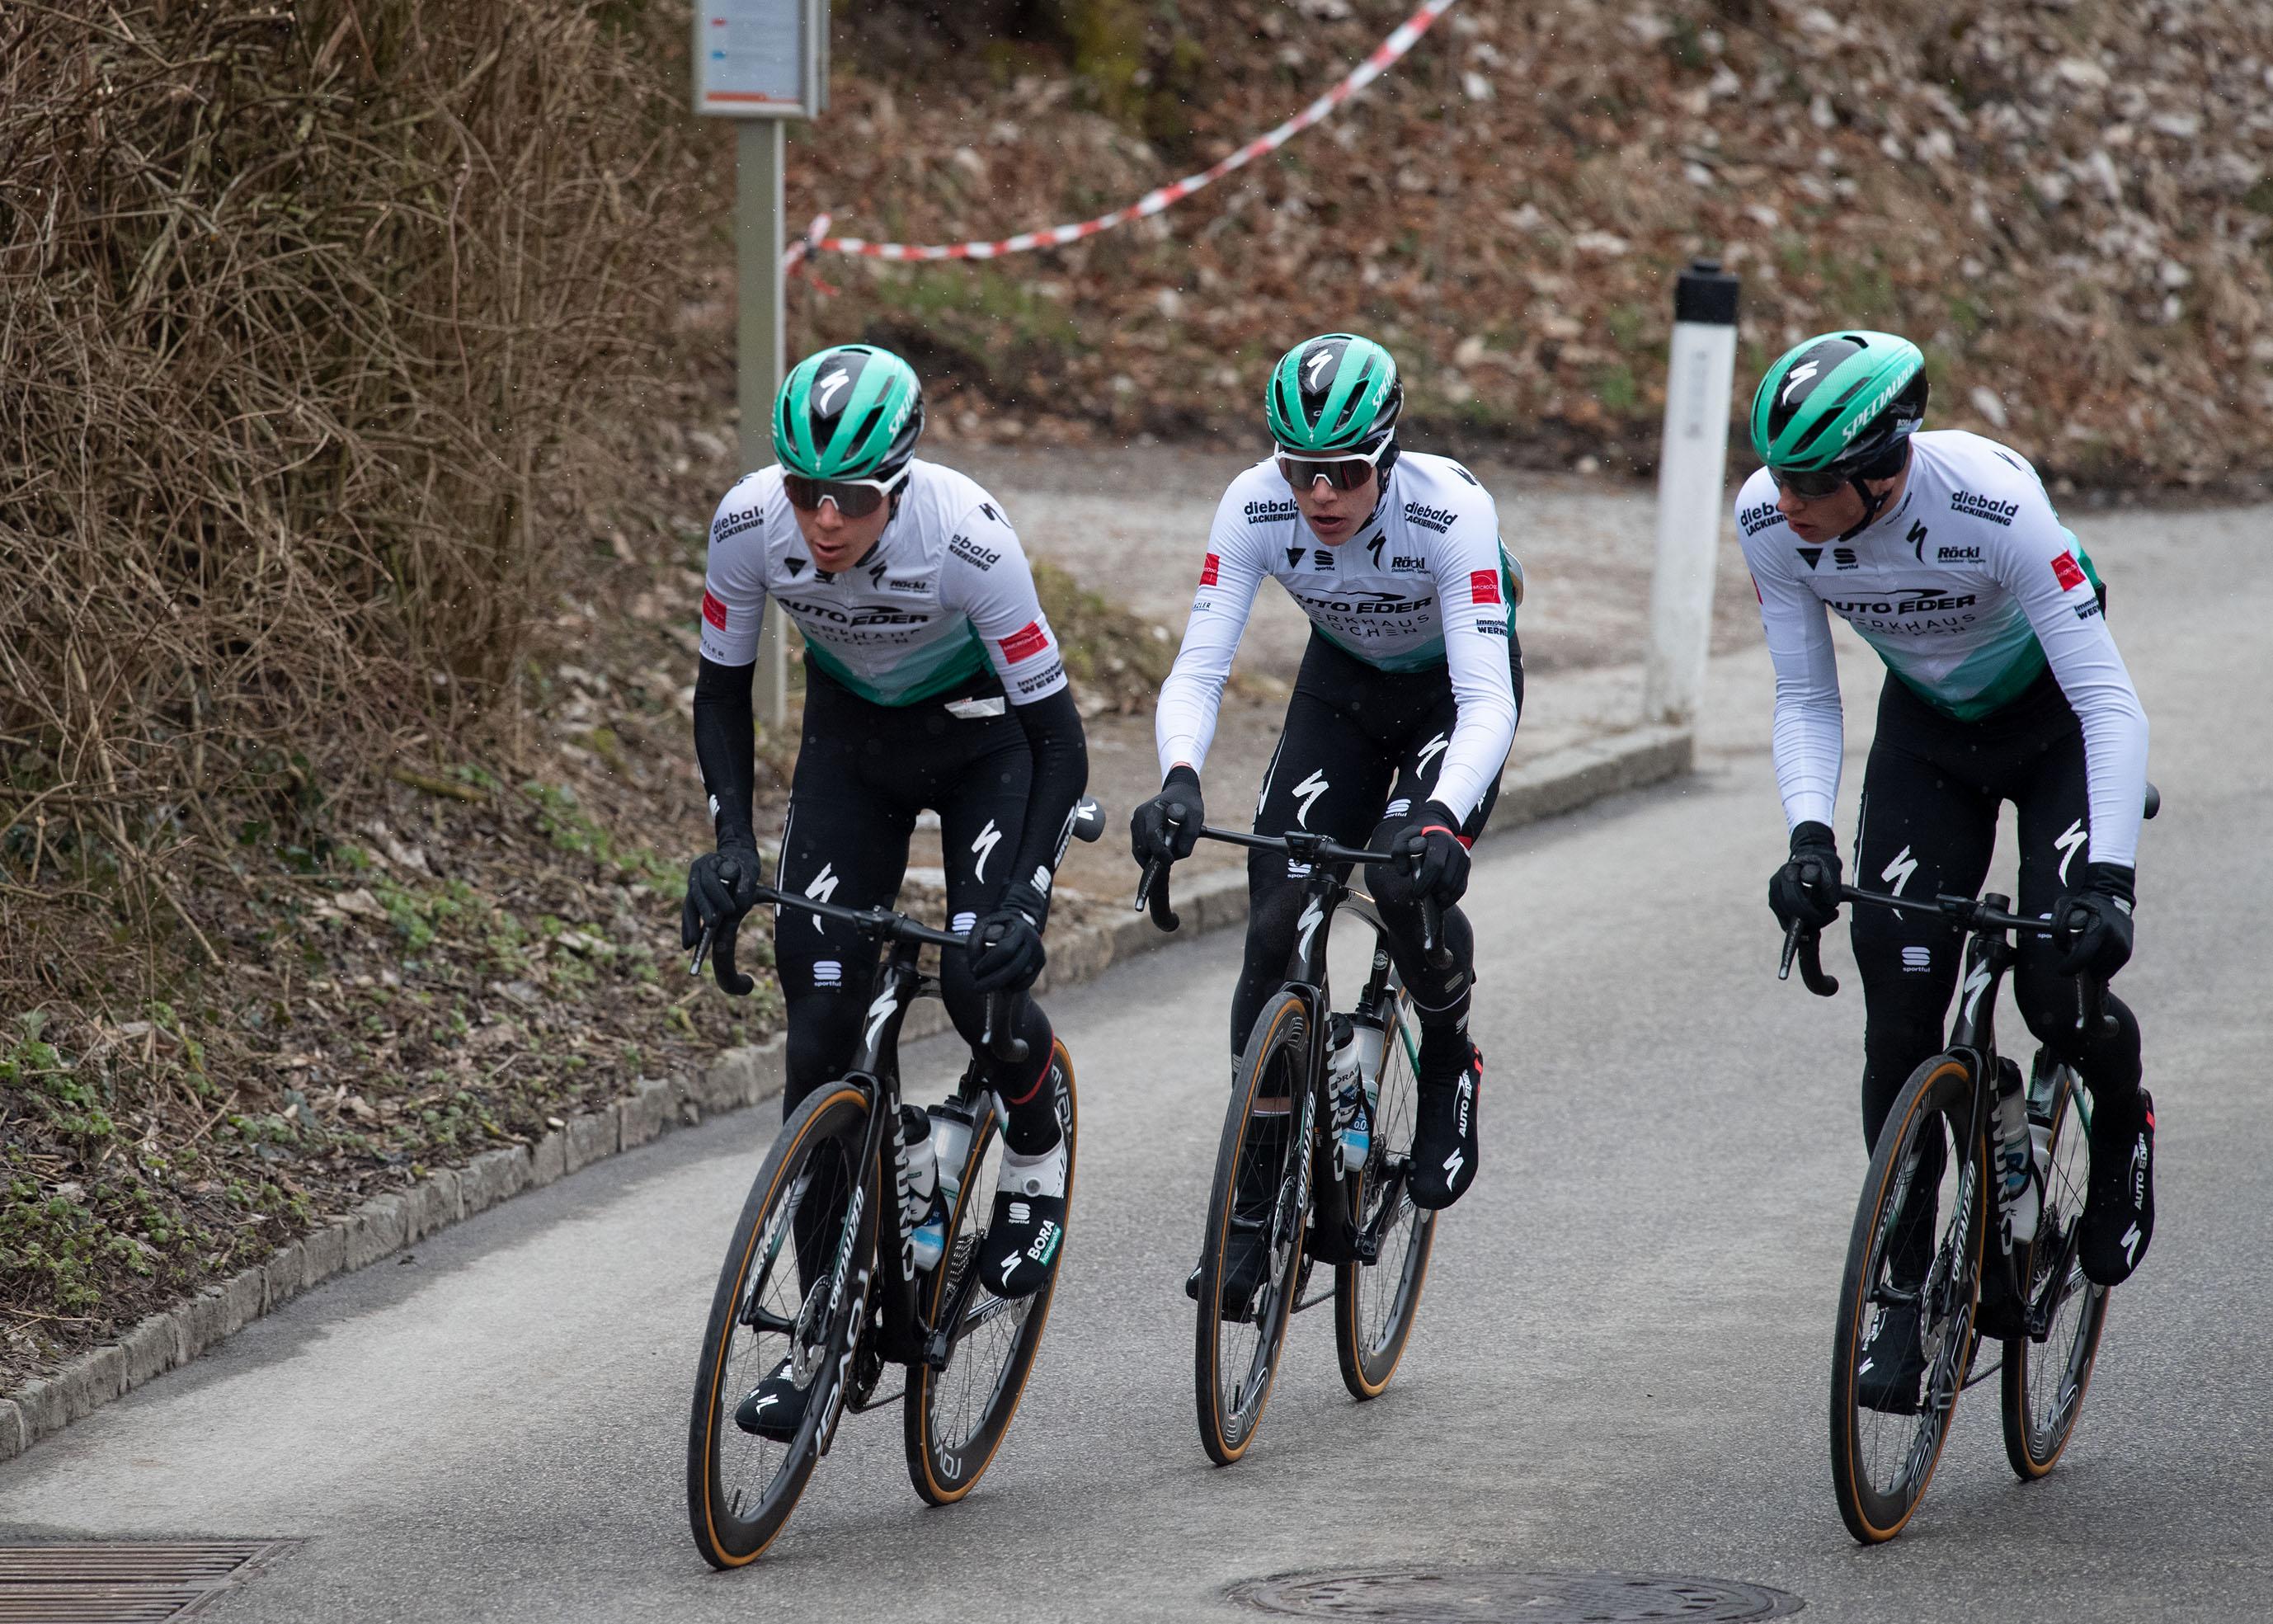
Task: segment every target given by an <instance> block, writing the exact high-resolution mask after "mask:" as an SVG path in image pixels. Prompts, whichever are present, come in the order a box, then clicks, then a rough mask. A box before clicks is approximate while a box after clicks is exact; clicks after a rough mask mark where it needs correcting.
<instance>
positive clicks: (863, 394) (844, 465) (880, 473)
mask: <svg viewBox="0 0 2273 1624" xmlns="http://www.w3.org/2000/svg"><path fill="white" fill-rule="evenodd" d="M923 425H924V409H923V386H922V385H921V384H920V383H919V382H917V381H916V374H915V370H914V369H913V368H912V367H911V366H910V365H908V364H907V363H906V362H905V361H903V360H901V359H900V357H897V356H896V355H894V354H893V353H892V352H891V351H890V350H879V349H877V348H876V347H875V346H874V345H873V344H838V345H836V347H835V348H833V349H829V350H821V351H820V352H819V353H818V354H815V355H809V356H807V357H806V358H805V359H804V360H802V361H800V362H799V363H798V364H797V366H796V369H795V370H794V371H792V372H791V373H790V375H789V377H788V379H787V380H786V381H784V383H783V385H782V387H781V393H780V394H779V395H776V396H775V397H774V455H775V456H776V458H777V459H779V461H780V462H781V465H782V468H783V469H784V470H785V471H786V472H788V473H791V474H795V475H801V476H803V477H806V478H807V479H877V480H881V481H884V482H885V483H887V484H889V483H890V482H891V480H892V479H893V477H895V476H896V475H897V474H898V473H899V472H900V470H902V469H904V468H905V467H906V466H907V465H908V459H909V458H910V457H912V456H913V455H915V450H916V440H917V437H918V436H919V435H920V434H922V432H923Z"/></svg>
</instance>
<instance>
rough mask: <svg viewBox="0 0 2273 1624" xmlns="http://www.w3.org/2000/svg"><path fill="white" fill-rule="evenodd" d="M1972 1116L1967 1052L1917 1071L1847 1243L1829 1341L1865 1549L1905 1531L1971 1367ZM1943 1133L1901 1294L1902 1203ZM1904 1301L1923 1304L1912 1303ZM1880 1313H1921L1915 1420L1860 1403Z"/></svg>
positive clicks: (1837, 1453)
mask: <svg viewBox="0 0 2273 1624" xmlns="http://www.w3.org/2000/svg"><path fill="white" fill-rule="evenodd" d="M1972 1109H1973V1074H1972V1067H1971V1065H1970V1064H1969V1062H1968V1061H1966V1060H1965V1059H1964V1058H1963V1057H1962V1056H1960V1055H1957V1054H1954V1053H1952V1054H1941V1055H1937V1056H1934V1057H1933V1058H1932V1059H1931V1060H1929V1061H1927V1062H1926V1063H1925V1064H1923V1065H1921V1066H1920V1067H1918V1069H1917V1071H1914V1072H1912V1073H1911V1074H1910V1078H1909V1081H1908V1082H1906V1083H1904V1084H1903V1085H1902V1092H1901V1093H1900V1094H1897V1095H1895V1097H1894V1106H1893V1108H1892V1109H1890V1110H1889V1111H1888V1112H1887V1120H1886V1124H1885V1125H1884V1126H1883V1127H1882V1128H1881V1129H1880V1130H1879V1142H1878V1148H1877V1149H1876V1151H1875V1152H1874V1153H1873V1154H1872V1157H1871V1170H1870V1173H1869V1175H1868V1176H1867V1177H1865V1178H1864V1181H1863V1198H1862V1200H1861V1201H1860V1202H1859V1203H1858V1204H1857V1208H1856V1212H1855V1226H1854V1229H1853V1231H1852V1232H1851V1234H1850V1236H1849V1240H1848V1244H1847V1267H1846V1270H1845V1273H1844V1274H1843V1275H1842V1279H1841V1281H1840V1285H1839V1322H1838V1329H1837V1333H1836V1335H1834V1338H1833V1352H1832V1365H1831V1478H1832V1485H1833V1488H1834V1492H1835V1493H1836V1495H1837V1498H1838V1502H1839V1515H1840V1517H1841V1519H1842V1521H1843V1522H1845V1523H1846V1525H1847V1531H1848V1532H1849V1534H1852V1535H1853V1536H1854V1537H1855V1538H1856V1539H1857V1540H1858V1541H1860V1542H1861V1543H1863V1544H1864V1545H1879V1544H1882V1543H1884V1542H1885V1541H1887V1540H1889V1539H1892V1538H1894V1536H1895V1535H1897V1534H1899V1533H1901V1532H1902V1529H1903V1526H1904V1525H1905V1524H1907V1523H1908V1522H1909V1520H1910V1517H1911V1515H1913V1514H1914V1513H1915V1512H1916V1511H1917V1507H1918V1503H1919V1501H1920V1500H1923V1499H1924V1495H1925V1491H1926V1485H1928V1484H1930V1483H1931V1482H1932V1480H1933V1472H1934V1468H1935V1466H1936V1465H1937V1464H1938V1463H1939V1461H1940V1459H1941V1450H1942V1447H1943V1445H1944V1444H1946V1443H1947V1441H1948V1439H1949V1425H1950V1420H1951V1417H1953V1416H1954V1414H1955V1412H1956V1408H1957V1397H1958V1394H1959V1393H1960V1392H1961V1391H1962V1389H1963V1387H1964V1381H1965V1376H1966V1372H1967V1371H1968V1370H1969V1367H1970V1365H1971V1364H1972V1355H1973V1316H1974V1310H1975V1307H1976V1304H1977V1297H1978V1293H1979V1288H1980V1278H1981V1259H1982V1240H1983V1235H1984V1231H1985V1230H1986V1229H1987V1225H1988V1214H1989V1191H1988V1174H1989V1166H1988V1157H1987V1152H1986V1149H1985V1146H1984V1140H1983V1139H1982V1136H1981V1132H1980V1129H1979V1125H1978V1124H1974V1123H1972V1122H1970V1121H1969V1120H1968V1119H1969V1116H1970V1114H1971V1111H1972ZM1937 1137H1938V1138H1939V1141H1940V1146H1941V1150H1940V1153H1939V1160H1940V1161H1941V1166H1940V1168H1939V1169H1937V1170H1936V1171H1935V1173H1934V1174H1933V1178H1934V1184H1935V1189H1936V1192H1937V1194H1938V1196H1939V1199H1937V1201H1936V1203H1935V1214H1934V1222H1933V1229H1932V1255H1931V1257H1930V1258H1929V1259H1928V1265H1927V1274H1926V1276H1925V1278H1924V1280H1923V1281H1922V1282H1920V1283H1919V1285H1918V1286H1917V1288H1916V1289H1915V1291H1914V1292H1911V1293H1910V1294H1909V1297H1908V1298H1907V1299H1905V1298H1903V1297H1902V1289H1901V1288H1898V1287H1895V1286H1894V1285H1893V1283H1892V1278H1891V1274H1889V1273H1888V1270H1887V1250H1888V1243H1889V1241H1890V1239H1891V1237H1892V1236H1893V1233H1894V1228H1895V1220H1896V1218H1897V1216H1898V1215H1899V1213H1900V1211H1901V1209H1902V1205H1903V1203H1904V1199H1905V1196H1906V1195H1907V1194H1908V1192H1909V1191H1910V1190H1911V1187H1912V1184H1913V1183H1914V1181H1915V1180H1916V1178H1917V1177H1918V1176H1919V1174H1920V1173H1922V1172H1923V1171H1924V1166H1925V1163H1926V1162H1929V1161H1932V1160H1934V1159H1936V1157H1935V1156H1934V1154H1933V1153H1932V1152H1931V1151H1930V1150H1929V1149H1928V1148H1927V1147H1928V1146H1929V1143H1930V1139H1932V1138H1937ZM1906 1300H1907V1301H1911V1302H1915V1303H1916V1304H1917V1305H1918V1306H1917V1307H1916V1308H1906V1307H1905V1305H1904V1304H1905V1301H1906ZM1879 1312H1919V1313H1920V1314H1921V1319H1922V1324H1923V1326H1924V1330H1923V1332H1922V1336H1921V1341H1922V1343H1923V1345H1924V1353H1925V1356H1926V1369H1925V1372H1924V1379H1923V1381H1922V1394H1921V1400H1920V1402H1919V1407H1918V1409H1917V1411H1916V1412H1915V1413H1914V1414H1897V1413H1895V1412H1891V1411H1884V1410H1871V1409H1866V1408H1864V1406H1862V1405H1861V1403H1860V1402H1859V1400H1858V1396H1857V1387H1858V1377H1859V1372H1857V1361H1858V1358H1859V1357H1860V1355H1861V1352H1862V1350H1863V1348H1864V1345H1865V1343H1866V1342H1867V1341H1868V1338H1869V1335H1870V1330H1871V1325H1872V1319H1873V1318H1874V1317H1875V1315H1876V1314H1877V1313H1879Z"/></svg>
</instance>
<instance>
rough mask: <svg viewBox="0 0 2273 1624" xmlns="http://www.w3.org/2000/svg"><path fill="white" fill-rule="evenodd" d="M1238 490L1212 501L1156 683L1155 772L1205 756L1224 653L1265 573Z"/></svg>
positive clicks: (1227, 656) (1230, 649) (1243, 624)
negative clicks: (1200, 558)
mask: <svg viewBox="0 0 2273 1624" xmlns="http://www.w3.org/2000/svg"><path fill="white" fill-rule="evenodd" d="M1239 491H1240V486H1239V485H1238V483H1237V482H1234V484H1233V485H1232V486H1231V488H1230V489H1229V490H1227V491H1226V492H1224V493H1223V500H1222V501H1220V502H1219V503H1217V504H1216V510H1215V523H1213V524H1212V526H1211V527H1210V528H1209V530H1208V545H1207V557H1206V560H1205V561H1204V562H1203V563H1202V564H1201V566H1200V584H1199V590H1197V592H1195V593H1194V594H1193V595H1192V613H1191V619H1190V620H1187V621H1186V622H1185V623H1184V641H1183V645H1182V647H1181V648H1179V649H1178V650H1176V663H1175V665H1174V668H1173V669H1172V670H1170V672H1169V673H1168V678H1167V681H1165V682H1163V683H1161V684H1160V703H1159V708H1158V710H1156V711H1154V713H1153V717H1152V741H1153V745H1154V747H1155V748H1157V749H1158V751H1159V757H1160V776H1161V777H1162V778H1167V776H1168V770H1169V769H1170V768H1171V767H1174V765H1175V764H1176V763H1179V762H1185V763H1189V764H1190V766H1191V768H1192V770H1193V771H1195V772H1197V771H1199V769H1200V768H1201V767H1202V766H1203V765H1204V763H1206V761H1207V753H1208V746H1209V744H1210V743H1212V741H1214V739H1215V716H1216V709H1217V707H1218V706H1219V705H1220V704H1221V703H1223V685H1224V683H1225V681H1226V680H1227V679H1228V678H1229V677H1230V675H1231V657H1232V656H1233V655H1234V653H1236V652H1237V651H1238V649H1239V639H1240V635H1241V634H1242V632H1244V631H1245V630H1246V629H1247V617H1248V616H1249V614H1250V613H1253V612H1254V609H1255V594H1256V593H1257V591H1259V590H1261V589H1262V586H1263V577H1264V575H1266V574H1268V573H1269V570H1268V568H1267V565H1266V562H1265V560H1264V555H1263V552H1262V549H1261V548H1260V547H1258V546H1257V545H1256V544H1255V542H1254V540H1253V539H1252V538H1251V537H1250V535H1249V526H1248V524H1247V522H1246V518H1245V515H1243V514H1242V511H1241V508H1240V505H1239V500H1238V497H1239Z"/></svg>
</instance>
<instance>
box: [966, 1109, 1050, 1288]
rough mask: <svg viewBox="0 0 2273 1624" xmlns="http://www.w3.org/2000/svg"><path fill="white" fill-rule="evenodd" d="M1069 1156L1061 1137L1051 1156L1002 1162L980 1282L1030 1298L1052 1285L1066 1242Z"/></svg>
mask: <svg viewBox="0 0 2273 1624" xmlns="http://www.w3.org/2000/svg"><path fill="white" fill-rule="evenodd" d="M1065 1187H1066V1154H1065V1141H1064V1139H1060V1140H1059V1141H1058V1144H1057V1148H1056V1149H1055V1150H1054V1151H1053V1152H1052V1153H1051V1160H1050V1161H1048V1162H1044V1163H1042V1164H1041V1165H1039V1166H1038V1167H1030V1168H1025V1169H1017V1168H1013V1167H1012V1166H1011V1164H1010V1161H1009V1157H1007V1156H1005V1157H1004V1158H1003V1161H1002V1173H1001V1178H1000V1180H999V1181H998V1182H997V1184H996V1186H995V1190H994V1215H993V1216H992V1217H991V1218H989V1219H988V1220H987V1223H986V1239H985V1240H983V1241H982V1242H980V1243H979V1284H980V1285H982V1286H984V1287H986V1289H988V1290H989V1291H992V1292H993V1293H994V1295H995V1296H996V1297H1031V1296H1033V1294H1034V1293H1035V1292H1037V1291H1039V1290H1040V1289H1042V1287H1043V1286H1045V1285H1046V1284H1047V1283H1048V1282H1049V1278H1050V1271H1051V1268H1052V1267H1053V1266H1054V1264H1055V1263H1056V1261H1057V1255H1058V1248H1059V1247H1060V1245H1061V1244H1063V1243H1064V1240H1065V1221H1066V1197H1065Z"/></svg>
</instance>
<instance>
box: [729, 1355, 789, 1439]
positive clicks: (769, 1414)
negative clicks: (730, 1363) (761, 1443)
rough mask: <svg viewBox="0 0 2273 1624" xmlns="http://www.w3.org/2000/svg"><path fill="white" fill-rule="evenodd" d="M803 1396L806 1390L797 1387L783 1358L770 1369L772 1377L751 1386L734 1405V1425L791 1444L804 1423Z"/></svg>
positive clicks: (759, 1435) (786, 1361) (745, 1430)
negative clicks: (747, 1393) (746, 1394)
mask: <svg viewBox="0 0 2273 1624" xmlns="http://www.w3.org/2000/svg"><path fill="white" fill-rule="evenodd" d="M806 1396H807V1393H806V1389H805V1388H803V1387H799V1386H798V1385H797V1382H796V1381H795V1380H794V1379H793V1378H791V1375H790V1363H789V1361H788V1360H787V1359H784V1360H783V1361H782V1362H781V1363H780V1364H779V1365H776V1366H775V1367H774V1373H773V1374H772V1375H770V1376H769V1377H767V1378H766V1379H765V1380H763V1381H761V1382H760V1383H758V1385H757V1386H756V1387H752V1388H751V1389H750V1391H749V1395H748V1396H746V1398H744V1399H743V1400H742V1402H740V1403H739V1404H737V1405H735V1406H734V1425H736V1426H739V1427H740V1428H741V1429H742V1430H743V1431H744V1432H753V1433H755V1434H756V1435H757V1436H758V1437H760V1438H770V1439H771V1440H774V1442H776V1443H777V1444H785V1443H789V1442H791V1441H793V1440H795V1439H796V1437H797V1429H798V1428H799V1426H802V1425H804V1424H805V1402H806Z"/></svg>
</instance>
